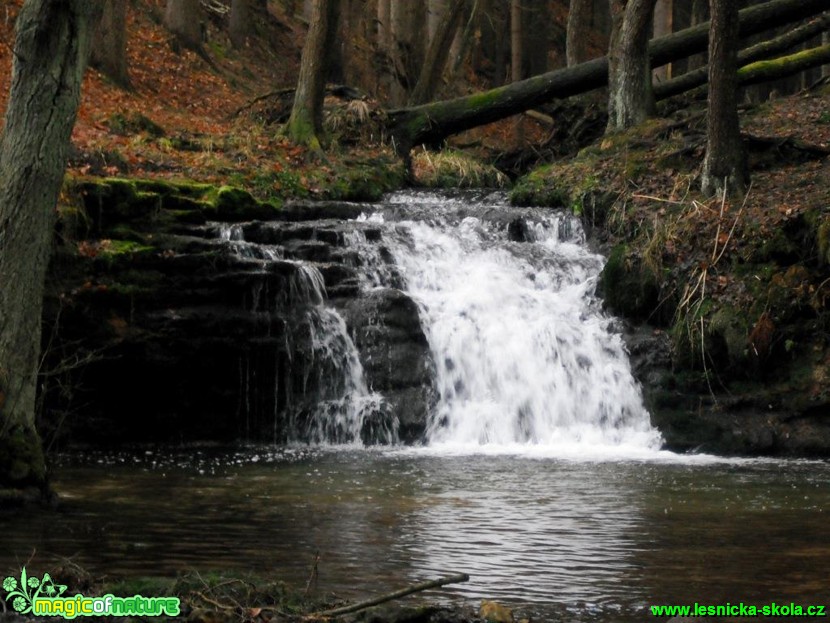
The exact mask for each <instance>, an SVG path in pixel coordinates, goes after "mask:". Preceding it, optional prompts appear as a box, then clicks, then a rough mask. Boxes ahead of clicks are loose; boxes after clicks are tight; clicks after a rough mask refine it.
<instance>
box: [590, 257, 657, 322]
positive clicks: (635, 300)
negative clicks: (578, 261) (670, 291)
mask: <svg viewBox="0 0 830 623" xmlns="http://www.w3.org/2000/svg"><path fill="white" fill-rule="evenodd" d="M599 291H600V293H601V294H602V297H603V299H604V300H605V303H606V304H607V305H608V307H609V308H610V309H611V310H613V311H614V312H615V313H617V314H619V315H620V316H623V317H625V318H630V319H632V320H647V319H651V318H652V317H653V316H654V314H655V312H656V311H657V309H658V304H659V300H660V285H659V282H658V280H657V278H656V276H655V275H654V273H652V272H651V271H650V270H649V269H648V268H647V267H646V266H644V265H643V264H642V262H641V261H640V260H639V259H638V258H637V257H635V256H633V255H632V254H631V253H630V252H629V248H628V246H627V245H625V244H618V245H617V246H615V247H614V248H613V249H612V250H611V253H610V255H609V256H608V261H607V262H606V264H605V268H603V270H602V274H601V275H600V284H599Z"/></svg>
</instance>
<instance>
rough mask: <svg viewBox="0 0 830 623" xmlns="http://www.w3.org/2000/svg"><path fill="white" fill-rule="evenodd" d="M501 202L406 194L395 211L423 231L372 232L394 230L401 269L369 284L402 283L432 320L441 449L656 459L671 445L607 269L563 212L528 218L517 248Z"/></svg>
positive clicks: (392, 247) (390, 238) (402, 227)
mask: <svg viewBox="0 0 830 623" xmlns="http://www.w3.org/2000/svg"><path fill="white" fill-rule="evenodd" d="M493 201H494V200H493V199H492V198H490V199H488V200H485V201H484V202H483V203H482V204H481V205H479V206H471V205H470V204H469V203H466V202H447V201H446V200H442V201H437V200H435V199H434V198H433V197H431V196H430V195H420V194H414V195H403V194H399V195H396V196H394V197H393V202H399V203H406V204H409V205H410V208H413V209H414V211H413V214H414V216H415V218H408V217H407V216H406V214H407V213H406V211H404V212H403V214H404V216H403V218H402V220H399V221H397V222H395V223H388V221H389V220H390V217H389V215H388V213H387V214H385V215H384V214H381V213H378V214H375V215H372V216H370V217H367V219H366V220H369V221H373V222H374V223H377V224H378V225H380V226H382V227H383V232H384V233H383V244H384V245H385V246H386V247H387V249H388V250H389V251H390V252H391V255H392V256H393V258H394V263H395V265H396V269H397V270H395V271H392V270H389V269H388V267H387V268H386V269H384V268H383V262H382V261H381V260H379V259H378V257H380V254H378V253H377V252H376V257H375V258H374V259H373V258H371V257H370V258H369V259H368V261H367V264H368V265H369V266H370V267H372V268H373V269H374V270H373V274H370V275H367V277H366V280H367V284H378V283H379V284H382V285H389V281H390V280H393V279H394V277H396V276H397V273H399V274H400V276H401V277H402V278H403V281H404V284H405V286H404V288H405V290H406V291H407V292H408V293H409V294H410V295H411V296H412V297H413V298H414V299H415V300H416V301H417V302H418V304H419V306H420V309H421V320H422V324H423V327H424V330H425V333H426V335H427V339H428V341H429V344H430V348H431V350H432V354H433V357H434V360H435V364H436V373H437V387H438V390H439V394H440V400H439V404H438V407H437V409H436V410H435V413H434V414H433V417H432V418H431V421H430V423H429V427H428V432H427V436H428V440H429V443H430V445H431V446H433V447H436V446H437V447H440V448H441V451H448V450H462V451H463V450H464V449H467V450H469V449H476V448H478V449H479V450H481V449H487V448H490V449H493V448H499V449H504V450H508V451H521V449H522V448H524V449H526V450H529V449H530V448H542V447H544V448H546V449H548V450H552V451H553V453H554V454H558V455H564V456H568V455H580V454H582V453H584V452H585V451H586V450H588V451H589V452H590V453H591V454H592V455H596V456H608V455H615V456H619V455H620V454H624V455H627V456H631V457H632V458H633V457H639V456H645V455H652V454H653V452H654V450H656V449H657V448H658V447H659V445H660V435H659V433H658V432H657V431H656V430H654V429H653V428H652V427H651V425H650V423H649V416H648V413H647V412H646V410H645V408H644V406H643V403H642V397H641V393H640V389H639V386H638V384H637V382H636V381H635V380H634V378H633V377H632V374H631V370H630V366H629V362H628V357H627V354H626V352H625V349H624V346H623V343H622V339H621V337H620V336H619V335H618V334H617V333H615V332H614V331H613V329H612V320H611V319H610V318H609V317H608V316H606V315H605V314H603V313H602V311H601V309H600V304H599V301H598V300H597V298H596V297H595V296H594V294H593V292H594V289H595V287H596V281H597V277H598V275H599V272H600V271H601V269H602V266H603V258H602V257H601V256H599V255H596V254H594V253H592V252H590V251H589V250H588V248H587V247H586V246H585V244H584V235H583V233H582V230H581V227H580V225H579V222H578V221H577V220H576V219H574V218H572V217H570V216H567V215H565V214H563V213H561V212H554V211H542V210H515V213H516V214H517V215H518V217H520V218H521V219H522V220H523V222H524V229H525V231H526V232H527V233H526V234H525V237H526V239H529V240H530V241H528V242H511V241H510V240H509V237H508V232H507V227H506V221H505V220H504V219H501V221H499V222H491V221H490V220H489V219H490V218H491V217H492V212H491V211H488V208H492V207H493ZM496 201H497V202H498V200H496ZM502 201H503V200H502ZM476 208H480V210H478V211H477V209H476ZM501 209H502V210H507V209H509V208H508V207H507V206H505V205H504V204H503V203H502V206H501ZM400 214H401V212H400V211H399V212H396V213H395V215H394V216H393V217H392V218H400ZM384 222H387V224H386V225H385V226H384V225H381V224H382V223H384ZM359 246H360V247H362V248H363V252H364V254H368V255H371V251H370V249H369V247H370V245H368V244H365V243H363V241H361V242H360V244H359ZM384 282H386V283H385V284H384Z"/></svg>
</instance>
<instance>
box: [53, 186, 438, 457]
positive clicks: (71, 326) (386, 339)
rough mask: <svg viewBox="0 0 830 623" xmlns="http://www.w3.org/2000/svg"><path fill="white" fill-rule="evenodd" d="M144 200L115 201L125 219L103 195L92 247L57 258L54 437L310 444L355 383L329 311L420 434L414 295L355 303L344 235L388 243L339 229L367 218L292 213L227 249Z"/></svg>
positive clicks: (65, 249)
mask: <svg viewBox="0 0 830 623" xmlns="http://www.w3.org/2000/svg"><path fill="white" fill-rule="evenodd" d="M107 188H109V187H107ZM107 192H110V191H109V190H108V191H107ZM225 194H227V195H228V197H225V199H227V200H228V201H230V199H231V198H232V197H230V194H229V193H225ZM134 195H135V193H133V194H132V195H131V194H130V193H129V192H124V193H122V194H121V195H119V197H118V201H119V203H118V204H117V205H118V208H119V210H121V211H122V212H123V213H124V214H126V215H129V218H128V219H126V220H125V219H124V218H120V217H119V216H118V214H116V212H117V211H116V210H114V209H110V206H109V205H108V203H107V202H108V201H110V199H112V198H110V197H109V196H108V195H106V193H103V192H100V193H98V195H95V197H94V201H95V202H96V203H95V205H96V210H99V208H100V210H99V211H100V213H101V214H102V215H107V218H106V219H104V218H103V217H102V218H101V219H99V220H96V219H95V215H94V214H93V215H92V216H91V221H90V223H89V224H88V225H87V226H88V228H89V229H88V231H89V232H90V233H92V234H93V235H95V236H96V238H95V240H96V242H94V243H91V242H83V243H80V244H76V243H71V244H63V245H59V247H58V250H57V252H56V253H55V255H54V257H53V263H52V269H51V273H50V277H49V284H48V295H47V299H46V301H45V310H44V318H43V319H44V350H45V352H46V353H47V356H46V360H45V364H44V376H43V383H42V388H41V397H42V402H43V414H44V415H43V417H42V427H41V428H42V430H43V431H44V434H45V437H46V438H47V440H51V439H58V440H62V441H68V442H73V443H87V442H88V443H107V444H111V443H119V442H148V441H153V442H155V441H160V442H179V441H202V440H208V441H223V442H224V441H232V440H239V439H245V440H252V441H266V442H275V443H284V442H286V441H290V440H302V439H303V438H304V434H305V431H307V430H308V421H309V419H310V417H311V415H312V414H313V413H314V411H315V409H316V407H317V403H318V401H319V400H327V399H334V398H336V397H337V395H338V392H340V391H342V389H343V387H344V383H345V381H343V380H342V379H341V378H340V377H341V376H342V375H343V371H342V370H340V369H339V367H340V366H339V364H338V363H336V362H327V361H325V357H321V355H320V347H319V340H317V342H315V331H318V330H319V324H320V322H319V313H318V315H317V316H315V310H317V309H319V308H320V305H323V304H324V305H327V306H330V307H331V306H333V307H334V308H335V309H340V310H341V312H342V315H343V316H344V317H345V319H346V321H347V324H348V327H347V328H348V331H349V333H350V334H351V335H352V336H353V339H354V341H355V343H356V345H357V347H358V349H359V350H360V352H359V358H360V360H361V362H362V364H363V366H364V367H365V371H366V381H367V384H368V385H369V386H370V388H371V389H373V390H374V391H376V392H379V393H381V394H383V396H384V398H385V401H386V403H387V405H386V406H387V407H388V408H387V409H386V410H385V411H384V412H391V414H393V415H396V416H397V417H398V418H399V420H400V425H401V431H400V434H401V437H402V439H403V440H406V441H410V442H411V441H415V440H417V439H419V438H421V436H422V435H423V431H424V427H425V422H426V417H427V414H428V411H429V408H430V406H431V405H432V401H433V400H434V391H433V389H432V386H431V381H430V373H429V370H430V366H431V361H430V358H429V349H428V347H427V346H426V339H425V337H424V334H423V331H422V330H421V327H420V322H419V319H418V310H417V306H416V305H415V303H414V302H413V301H412V300H411V299H409V298H408V297H407V296H406V295H404V294H403V293H402V292H399V291H397V290H388V291H378V292H370V293H368V295H366V296H364V295H363V294H362V292H361V287H360V282H359V274H358V271H359V269H360V259H359V258H358V257H357V254H356V253H355V252H354V251H352V250H350V249H349V248H348V247H347V246H346V238H347V233H348V231H349V230H350V228H351V227H355V226H357V227H360V226H363V227H364V228H365V229H366V230H367V231H366V237H367V238H373V239H375V240H377V239H378V238H379V236H380V232H379V231H378V230H377V229H376V228H375V229H373V228H372V227H371V226H369V225H367V224H360V223H354V222H352V223H347V222H345V221H343V220H341V219H342V218H343V217H350V218H351V217H354V216H357V215H358V214H359V213H360V211H361V208H360V206H358V205H356V204H344V203H332V204H325V203H323V204H312V205H310V206H306V205H303V204H294V205H292V206H290V207H287V209H285V210H284V211H279V212H278V213H277V214H278V216H276V217H275V220H272V221H270V222H263V221H248V222H243V223H240V224H239V225H237V226H235V229H234V230H232V231H230V232H228V231H226V232H225V235H224V237H225V240H222V239H221V238H222V236H220V231H219V228H218V227H217V226H215V225H210V224H205V223H204V222H203V220H200V219H196V220H192V221H190V220H187V219H179V218H176V219H168V218H167V217H168V215H167V214H166V212H165V210H166V208H164V207H163V206H162V208H159V209H161V210H162V212H161V213H159V212H158V211H156V212H151V213H149V214H150V216H149V217H148V216H147V215H144V216H142V215H143V214H144V213H143V212H141V211H140V210H138V209H137V208H134V206H133V205H132V203H131V200H132V199H135V200H136V201H138V202H139V203H140V202H142V201H143V202H145V203H147V202H148V201H149V200H146V198H144V197H143V195H141V194H140V193H139V196H138V198H137V199H136V197H135V196H134ZM177 197H178V195H177ZM164 199H165V202H167V203H170V202H171V201H172V195H171V196H168V195H164ZM99 204H100V205H99ZM141 205H144V204H143V203H142V204H141ZM165 205H166V204H165ZM228 209H230V208H228ZM271 209H273V208H271ZM88 217H89V214H88ZM145 217H147V219H149V220H146V221H145V220H142V219H144V218H145ZM125 223H126V224H125ZM127 227H129V229H127ZM63 233H64V234H65V230H64V232H63ZM125 237H128V238H129V240H127V241H124V240H121V238H125ZM228 238H230V240H228ZM116 239H118V240H116ZM99 240H100V241H103V242H97V241H99ZM260 244H261V245H267V247H265V248H264V249H263V248H260V247H258V245H260ZM116 250H117V252H116ZM325 296H328V298H329V299H330V301H329V302H324V301H323V297H325ZM315 318H317V320H316V321H315V320H314V319H315ZM315 349H317V350H315ZM389 408H391V409H389ZM378 417H384V415H383V413H381V414H379V415H377V416H375V415H372V416H371V417H370V418H369V419H368V420H367V427H369V428H372V427H378V426H379V423H378V421H377V419H378ZM364 437H365V435H364Z"/></svg>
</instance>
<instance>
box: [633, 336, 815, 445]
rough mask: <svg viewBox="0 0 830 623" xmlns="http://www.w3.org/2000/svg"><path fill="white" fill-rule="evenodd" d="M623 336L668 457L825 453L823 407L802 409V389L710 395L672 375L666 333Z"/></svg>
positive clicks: (695, 380) (685, 377) (700, 384)
mask: <svg viewBox="0 0 830 623" xmlns="http://www.w3.org/2000/svg"><path fill="white" fill-rule="evenodd" d="M624 336H625V340H626V344H627V345H628V349H629V353H630V356H631V364H632V370H633V372H634V375H635V377H636V378H637V379H638V380H639V381H640V383H641V384H642V386H643V395H644V398H645V402H646V406H647V408H648V410H649V412H650V413H651V421H652V424H653V425H654V426H655V427H656V428H658V429H659V430H660V432H661V433H662V435H663V438H664V440H665V444H666V448H667V449H670V450H674V451H677V452H707V453H712V454H720V455H733V456H734V455H737V456H770V455H781V456H827V455H828V454H829V453H830V404H828V401H827V400H824V401H822V400H814V401H812V402H811V403H810V404H805V401H804V395H805V394H806V393H807V392H806V391H805V389H804V388H803V387H797V386H785V387H784V388H781V387H778V386H775V385H774V384H768V385H767V386H766V387H761V386H757V387H750V388H749V389H748V391H742V392H738V391H737V390H733V392H732V393H731V394H727V393H725V392H723V391H717V390H716V391H714V392H713V391H712V390H711V389H710V388H709V387H708V386H707V384H706V382H705V381H703V380H702V379H701V378H700V377H699V376H698V375H693V374H689V373H685V374H684V373H681V372H678V371H676V370H675V369H674V368H673V366H672V358H671V344H670V340H669V337H668V335H667V334H666V332H664V331H661V330H654V329H652V328H650V327H647V326H640V327H637V328H633V327H628V328H627V330H626V332H625V333H624ZM717 389H720V388H719V387H718V388H717Z"/></svg>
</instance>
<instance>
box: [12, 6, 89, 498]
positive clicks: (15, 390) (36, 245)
mask: <svg viewBox="0 0 830 623" xmlns="http://www.w3.org/2000/svg"><path fill="white" fill-rule="evenodd" d="M99 8H100V5H99V3H98V2H93V1H91V0H27V1H26V2H25V3H24V5H23V8H22V9H21V11H20V15H19V17H18V21H17V40H16V42H15V48H14V67H13V69H12V84H11V91H10V94H9V100H8V105H7V107H6V117H5V125H4V132H3V134H2V138H0V283H2V284H3V285H2V287H0V487H3V488H6V487H8V488H24V487H31V486H34V487H39V488H41V490H43V491H45V487H46V469H45V465H44V459H43V451H42V448H41V443H40V439H39V437H38V434H37V432H36V430H35V421H34V416H35V393H36V381H37V372H38V361H39V352H40V317H41V308H42V305H43V283H44V278H45V274H46V266H47V263H48V261H49V252H50V246H51V240H52V235H53V231H54V218H55V205H56V203H57V200H58V194H59V192H60V189H61V185H62V183H63V173H64V168H65V167H66V152H67V149H68V147H69V137H70V135H71V133H72V126H73V125H74V123H75V118H76V116H77V112H78V105H79V102H80V97H81V83H82V79H83V73H84V67H85V66H86V61H87V57H88V51H89V43H90V38H91V29H92V23H93V22H92V20H93V19H95V18H97V17H98V16H97V15H92V12H93V11H94V10H95V9H99Z"/></svg>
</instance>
